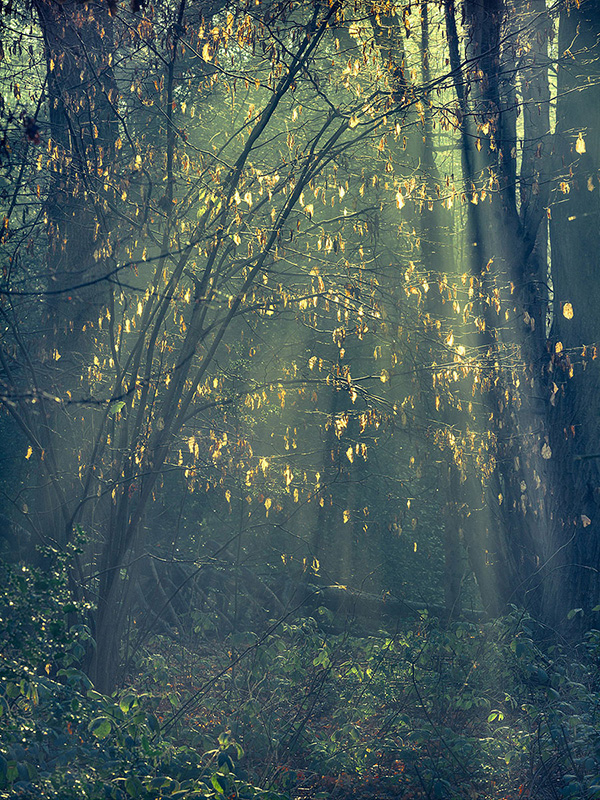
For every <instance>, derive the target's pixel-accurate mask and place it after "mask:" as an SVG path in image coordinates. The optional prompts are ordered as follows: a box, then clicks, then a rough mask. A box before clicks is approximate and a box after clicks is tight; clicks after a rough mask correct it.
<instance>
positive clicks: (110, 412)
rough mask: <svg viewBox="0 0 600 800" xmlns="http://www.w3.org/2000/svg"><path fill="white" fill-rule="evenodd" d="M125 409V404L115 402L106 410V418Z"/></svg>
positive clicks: (119, 401)
mask: <svg viewBox="0 0 600 800" xmlns="http://www.w3.org/2000/svg"><path fill="white" fill-rule="evenodd" d="M124 408H125V402H124V401H123V400H117V401H116V402H115V403H113V404H112V406H111V407H110V408H109V409H108V416H109V417H114V416H115V414H120V413H121V411H123V409H124Z"/></svg>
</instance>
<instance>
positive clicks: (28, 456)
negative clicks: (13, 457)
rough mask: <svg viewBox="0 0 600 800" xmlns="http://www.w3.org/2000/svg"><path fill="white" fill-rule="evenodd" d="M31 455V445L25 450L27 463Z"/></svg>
mask: <svg viewBox="0 0 600 800" xmlns="http://www.w3.org/2000/svg"><path fill="white" fill-rule="evenodd" d="M32 455H33V448H32V446H31V445H29V447H28V448H27V453H26V454H25V458H26V459H27V461H29V459H30V458H31V456H32Z"/></svg>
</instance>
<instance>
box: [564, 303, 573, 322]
mask: <svg viewBox="0 0 600 800" xmlns="http://www.w3.org/2000/svg"><path fill="white" fill-rule="evenodd" d="M562 312H563V317H565V318H566V319H573V306H572V305H571V303H565V304H564V306H563V310H562Z"/></svg>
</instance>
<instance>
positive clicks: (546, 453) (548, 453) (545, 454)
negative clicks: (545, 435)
mask: <svg viewBox="0 0 600 800" xmlns="http://www.w3.org/2000/svg"><path fill="white" fill-rule="evenodd" d="M542 458H544V459H546V461H548V459H549V458H552V450H551V449H550V445H549V444H548V442H544V444H543V445H542Z"/></svg>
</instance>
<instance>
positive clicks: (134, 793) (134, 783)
mask: <svg viewBox="0 0 600 800" xmlns="http://www.w3.org/2000/svg"><path fill="white" fill-rule="evenodd" d="M125 791H126V792H127V794H128V795H130V796H131V797H140V796H141V795H142V793H143V791H144V787H143V785H142V782H141V780H140V779H139V778H137V777H136V776H135V775H130V776H129V777H128V778H127V780H126V781H125Z"/></svg>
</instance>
